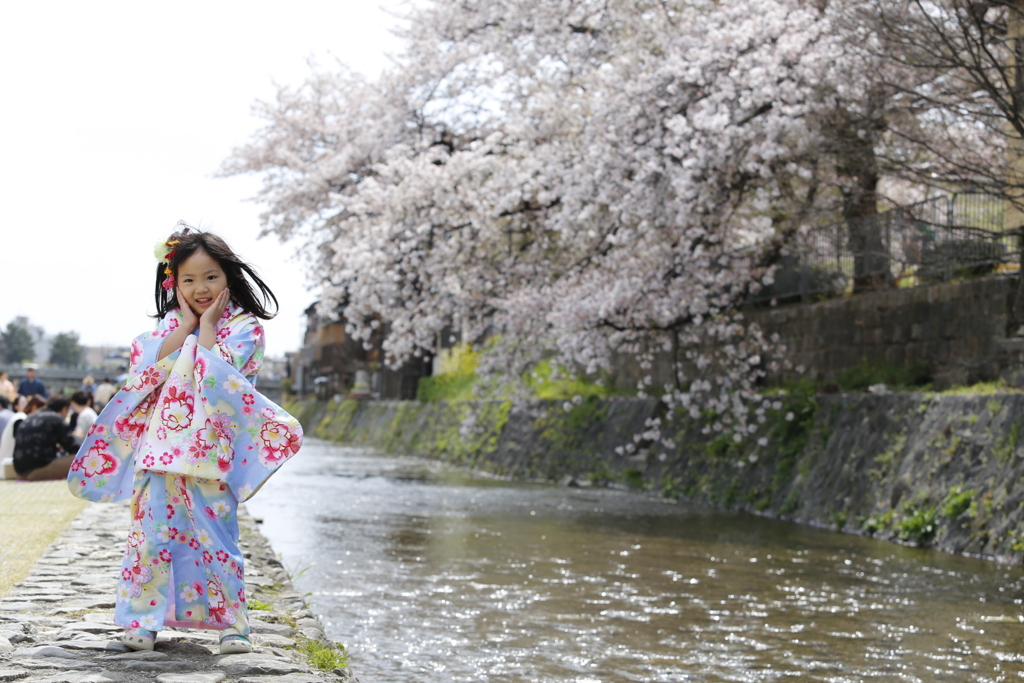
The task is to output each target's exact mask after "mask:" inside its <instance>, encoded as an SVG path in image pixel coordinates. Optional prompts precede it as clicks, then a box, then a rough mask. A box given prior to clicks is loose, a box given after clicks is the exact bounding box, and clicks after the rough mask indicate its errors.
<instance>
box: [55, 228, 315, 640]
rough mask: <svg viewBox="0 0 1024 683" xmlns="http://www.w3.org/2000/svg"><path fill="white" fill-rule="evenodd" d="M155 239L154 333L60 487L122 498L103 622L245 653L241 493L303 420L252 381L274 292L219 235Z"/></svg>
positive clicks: (286, 454)
mask: <svg viewBox="0 0 1024 683" xmlns="http://www.w3.org/2000/svg"><path fill="white" fill-rule="evenodd" d="M179 227H181V228H182V229H181V230H180V231H178V232H175V233H174V234H173V235H171V237H170V238H169V239H168V240H167V241H166V242H165V243H163V244H162V245H159V246H158V247H157V252H156V255H157V258H158V260H160V265H159V266H158V268H157V276H156V307H157V317H158V318H160V323H159V325H158V327H157V329H156V331H155V332H149V333H146V334H143V335H140V336H139V337H137V338H136V339H135V340H134V341H133V342H132V347H131V367H130V368H129V372H128V380H127V382H126V384H125V386H124V388H123V389H122V390H121V391H119V392H118V393H117V394H116V395H115V396H114V397H113V398H112V399H111V400H110V401H109V402H108V403H107V405H106V407H105V408H104V409H103V412H101V413H100V415H99V417H98V418H97V419H96V422H95V424H94V425H93V426H92V428H91V429H90V430H89V434H88V435H87V437H86V439H85V441H84V442H83V443H82V447H81V449H80V450H79V452H78V455H77V457H76V458H75V461H74V463H73V464H72V466H71V472H70V473H69V474H68V486H69V487H70V488H71V491H72V492H73V493H74V494H75V495H76V496H79V497H80V498H84V499H86V500H91V501H101V502H105V501H114V500H123V499H125V498H127V497H129V496H131V501H132V502H131V515H132V521H131V526H130V528H129V531H128V543H127V546H126V548H125V556H124V561H123V563H122V567H121V579H120V582H119V585H118V591H117V603H116V608H115V611H114V620H115V621H116V622H117V623H118V624H120V625H121V626H124V627H126V628H127V629H128V630H127V632H126V633H125V635H124V638H123V642H124V643H125V644H126V645H127V646H129V647H131V648H133V649H136V650H151V649H153V643H154V642H155V640H156V634H157V631H160V630H161V629H162V628H163V627H165V626H178V627H193V628H206V629H216V630H219V631H220V633H221V637H220V651H221V652H222V653H238V652H250V651H251V650H252V646H251V645H250V643H249V639H248V635H249V625H248V619H247V613H246V604H245V581H244V578H243V569H242V552H241V551H240V550H239V548H238V519H237V516H236V510H237V507H238V503H239V502H241V501H244V500H246V499H247V498H250V497H251V496H252V495H253V494H254V493H256V491H257V490H258V489H259V488H260V486H262V485H263V483H264V482H265V481H266V480H267V478H268V477H270V475H271V474H273V473H274V471H275V470H276V469H277V468H278V467H280V466H281V464H282V463H283V462H284V461H285V460H287V459H288V458H290V457H291V456H292V455H294V454H295V453H296V452H297V451H298V450H299V445H300V444H301V442H302V428H301V427H300V426H299V424H298V422H297V421H296V420H295V419H294V418H293V417H292V416H290V415H289V414H288V413H286V412H285V411H284V410H282V409H281V408H280V407H278V406H277V405H275V404H274V403H272V402H271V401H269V400H268V399H266V398H265V397H264V396H262V395H261V394H259V393H258V392H257V391H256V390H255V389H254V388H253V383H254V382H255V381H256V373H257V372H259V369H260V364H261V362H262V359H263V347H264V340H263V327H262V326H261V325H260V324H259V322H258V321H257V318H262V319H264V320H266V319H269V318H270V317H272V315H273V313H271V312H268V310H267V308H268V306H269V304H270V301H273V303H274V309H275V312H276V307H277V298H276V297H275V296H274V295H273V293H272V292H271V291H270V289H268V288H267V286H266V284H265V283H264V282H263V280H261V279H260V278H259V276H257V275H256V273H255V272H254V271H253V269H252V267H251V266H249V265H247V264H246V263H244V262H243V261H241V260H240V259H239V258H238V257H237V256H236V255H235V254H234V253H233V252H232V251H231V249H230V247H228V245H227V244H226V243H225V242H224V240H222V239H221V238H220V237H217V236H216V235H213V234H210V233H206V232H196V231H192V230H191V229H190V228H188V227H187V226H183V225H181V224H179Z"/></svg>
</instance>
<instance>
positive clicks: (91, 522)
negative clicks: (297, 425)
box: [0, 481, 358, 683]
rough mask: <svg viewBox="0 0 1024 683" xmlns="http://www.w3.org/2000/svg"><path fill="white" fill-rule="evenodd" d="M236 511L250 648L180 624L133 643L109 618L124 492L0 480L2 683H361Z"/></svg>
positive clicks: (249, 519) (264, 543)
mask: <svg viewBox="0 0 1024 683" xmlns="http://www.w3.org/2000/svg"><path fill="white" fill-rule="evenodd" d="M239 513H240V515H239V516H240V522H241V524H240V527H241V537H242V538H241V543H240V545H241V547H242V550H243V552H244V553H245V557H246V571H245V578H246V593H247V594H248V595H249V596H250V598H249V604H250V612H249V615H250V626H251V628H252V631H253V635H252V641H253V645H254V649H253V652H252V653H251V654H235V655H220V654H218V645H217V636H216V633H215V632H213V631H196V630H176V629H167V630H165V631H162V632H161V633H160V636H159V638H158V640H157V643H156V648H155V649H154V650H153V651H150V652H146V651H141V652H133V651H131V650H129V649H128V648H126V647H125V646H124V645H123V644H121V642H120V636H121V633H122V632H123V629H122V628H121V627H119V626H117V625H115V624H114V622H113V609H114V592H115V589H116V587H117V576H118V573H119V570H120V565H121V556H122V547H123V545H124V535H125V532H126V529H127V527H126V523H127V519H128V506H127V503H115V504H87V503H82V502H80V501H78V500H77V499H75V498H73V497H72V496H71V495H70V494H69V493H68V492H67V488H66V485H65V484H64V483H63V482H39V483H35V482H34V483H31V484H29V483H18V482H9V481H0V683H2V682H6V681H19V682H21V681H23V682H26V683H133V682H135V681H156V682H157V683H219V682H221V681H230V682H237V683H324V682H325V681H348V682H350V683H358V681H357V680H356V679H355V677H353V676H352V675H351V673H350V671H349V670H348V669H347V668H337V669H333V670H331V669H330V666H331V665H330V662H331V661H333V658H332V656H331V655H332V654H336V653H337V651H336V650H334V649H333V645H332V644H331V643H329V641H327V638H326V636H325V635H324V631H323V628H322V626H321V625H320V622H319V621H318V620H317V619H316V618H315V617H314V615H313V613H312V612H310V611H309V608H308V606H307V605H306V603H305V601H304V600H303V598H302V596H301V595H300V594H299V593H297V592H295V590H294V588H293V587H292V584H291V579H290V577H289V576H288V573H287V572H286V571H285V569H284V568H283V567H282V566H281V563H280V562H279V561H278V559H277V557H276V556H275V555H274V553H273V551H272V550H271V548H270V546H269V544H268V543H267V541H266V539H265V538H264V537H263V536H262V534H261V533H260V532H259V529H258V528H257V525H256V523H255V521H254V520H253V519H252V517H250V516H249V515H248V514H247V513H245V512H244V506H243V507H241V508H239ZM53 538H55V539H56V540H53V542H52V543H50V544H49V545H48V546H45V547H40V544H44V545H45V543H46V542H47V541H49V540H51V539H53ZM40 553H41V554H40ZM26 570H27V574H26ZM255 607H258V608H259V609H255ZM310 652H312V653H313V656H312V657H308V656H307V653H310ZM324 655H326V656H324ZM315 657H319V661H320V666H321V667H324V666H325V662H326V668H328V670H327V671H321V670H319V669H314V668H312V667H311V666H310V664H309V662H310V661H312V660H313V658H315Z"/></svg>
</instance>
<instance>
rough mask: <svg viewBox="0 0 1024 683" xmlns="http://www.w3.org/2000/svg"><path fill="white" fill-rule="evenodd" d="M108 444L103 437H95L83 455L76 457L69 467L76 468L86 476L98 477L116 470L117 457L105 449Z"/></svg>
mask: <svg viewBox="0 0 1024 683" xmlns="http://www.w3.org/2000/svg"><path fill="white" fill-rule="evenodd" d="M109 446H110V444H109V443H107V442H106V441H104V440H103V439H97V440H96V441H94V442H93V445H92V447H91V448H90V449H89V450H88V451H87V452H86V455H85V457H84V458H77V459H76V460H75V461H74V462H73V463H72V464H71V467H72V468H73V469H74V468H78V470H81V472H82V474H84V475H85V476H87V477H100V476H106V475H108V474H113V473H114V472H117V459H116V458H115V457H114V456H113V455H112V454H111V453H110V452H109V451H108V450H107V449H108V447H109ZM78 470H76V471H78Z"/></svg>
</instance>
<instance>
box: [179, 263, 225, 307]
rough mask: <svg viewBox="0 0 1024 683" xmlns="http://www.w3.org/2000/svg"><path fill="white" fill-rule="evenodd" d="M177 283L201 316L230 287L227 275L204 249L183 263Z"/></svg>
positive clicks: (186, 298)
mask: <svg viewBox="0 0 1024 683" xmlns="http://www.w3.org/2000/svg"><path fill="white" fill-rule="evenodd" d="M175 282H176V283H177V285H178V288H179V289H181V293H182V294H184V295H185V300H186V301H187V302H188V305H189V308H191V309H192V310H193V311H195V313H196V315H199V316H201V315H202V314H203V313H205V312H206V309H207V308H209V307H210V304H212V303H213V300H214V299H215V298H216V297H217V295H218V294H220V293H221V292H222V291H224V290H225V289H227V287H228V278H227V275H225V274H224V270H223V269H222V268H221V267H220V264H219V263H217V261H216V260H215V259H214V258H213V257H212V256H210V255H209V254H207V253H206V252H205V251H203V250H202V249H196V251H195V252H193V254H192V255H191V256H189V257H188V258H187V259H185V260H184V261H182V262H181V265H180V266H178V276H177V277H176V278H175Z"/></svg>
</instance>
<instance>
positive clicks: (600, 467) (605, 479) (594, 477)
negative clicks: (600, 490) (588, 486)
mask: <svg viewBox="0 0 1024 683" xmlns="http://www.w3.org/2000/svg"><path fill="white" fill-rule="evenodd" d="M588 479H590V482H591V483H592V484H598V485H600V486H607V485H608V484H609V483H610V482H613V481H615V480H616V479H618V476H617V475H616V474H615V472H614V471H613V470H612V469H611V468H610V467H608V464H607V463H606V462H604V461H603V460H601V461H598V463H597V465H595V466H594V469H593V470H591V471H590V473H589V474H588Z"/></svg>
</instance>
